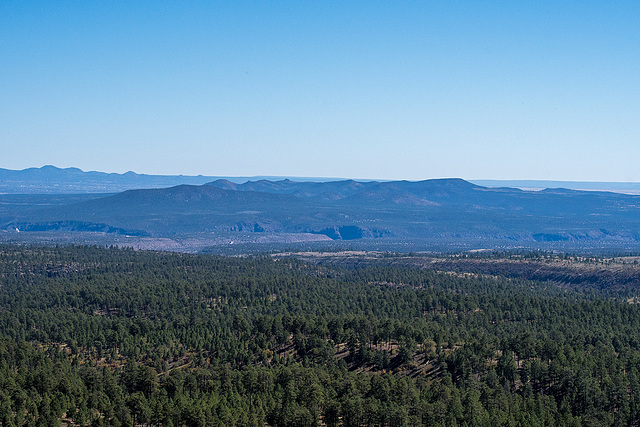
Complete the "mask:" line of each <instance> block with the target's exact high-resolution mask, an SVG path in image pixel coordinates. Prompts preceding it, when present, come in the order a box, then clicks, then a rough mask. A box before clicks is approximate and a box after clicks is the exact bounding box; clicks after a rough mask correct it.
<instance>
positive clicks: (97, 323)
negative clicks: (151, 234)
mask: <svg viewBox="0 0 640 427" xmlns="http://www.w3.org/2000/svg"><path fill="white" fill-rule="evenodd" d="M0 285H1V286H0V334H1V335H2V336H1V337H0V423H1V425H2V426H21V425H60V424H61V423H62V422H64V423H73V424H75V425H115V426H120V425H132V424H135V425H142V424H151V425H162V426H181V425H187V426H205V425H211V426H234V425H235V426H251V425H254V426H263V425H265V423H266V424H268V425H272V426H313V425H344V426H362V425H370V426H405V425H407V426H408V425H429V426H431V425H436V426H437V425H447V426H449V425H527V426H529V425H531V426H543V425H572V426H578V425H583V426H585V425H592V426H601V425H638V424H640V372H639V371H640V332H639V331H640V307H639V306H638V305H637V304H633V302H635V299H634V297H635V296H636V294H635V292H636V291H635V290H634V289H632V288H616V289H608V290H606V292H605V291H604V290H600V289H598V288H597V287H593V286H591V287H589V288H586V289H582V288H580V287H575V288H567V287H560V286H556V285H555V284H552V283H549V282H541V281H531V280H525V279H521V278H514V277H502V276H500V275H495V274H494V275H491V276H490V275H484V274H470V273H465V272H456V271H449V272H438V271H434V270H423V269H420V268H417V267H403V266H368V267H362V268H348V269H346V268H338V267H332V266H326V265H315V264H307V263H304V262H302V261H298V260H295V259H291V258H283V259H278V260H273V259H272V258H268V257H247V258H240V257H238V258H222V257H214V256H205V255H198V256H196V255H186V254H171V253H158V252H143V251H133V250H122V249H104V248H96V247H60V248H42V247H24V246H23V247H17V246H0Z"/></svg>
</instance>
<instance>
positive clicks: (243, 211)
mask: <svg viewBox="0 0 640 427" xmlns="http://www.w3.org/2000/svg"><path fill="white" fill-rule="evenodd" d="M43 169H44V170H43ZM43 169H40V170H37V169H36V170H32V171H30V172H29V173H32V174H38V173H40V174H41V175H46V174H53V175H55V174H62V175H65V176H72V175H74V174H75V175H76V176H78V177H85V178H87V176H86V175H83V174H85V173H84V172H81V171H80V172H78V170H66V169H65V170H60V169H55V168H54V169H50V168H43ZM38 171H39V172H38ZM21 172H24V171H21ZM24 173H26V172H24ZM95 174H99V173H95ZM104 175H107V176H111V174H104ZM91 176H92V177H93V178H92V179H94V181H92V182H93V183H94V184H95V185H98V184H97V183H98V182H99V181H100V177H103V178H104V176H103V175H91ZM173 178H176V179H177V178H178V177H173ZM183 178H184V179H187V177H183ZM191 178H193V177H191ZM110 179H111V180H112V181H110V182H113V183H116V184H117V183H119V184H117V185H122V183H123V182H135V180H138V182H156V183H160V182H161V181H159V180H158V181H153V180H154V179H159V178H157V177H155V178H153V179H152V177H151V176H146V175H129V176H127V174H124V175H116V176H114V177H111V178H110ZM128 179H130V181H127V180H128ZM145 180H146V181H145ZM61 182H62V184H61V185H63V184H64V182H63V181H61ZM79 182H81V181H79ZM50 184H53V182H51V183H50ZM71 184H73V183H70V184H69V186H67V187H66V188H72V185H71ZM73 185H80V184H73ZM92 185H93V184H92ZM114 185H115V184H114ZM91 188H96V187H91ZM0 229H2V230H4V232H3V233H0V237H2V238H3V239H4V240H11V239H14V240H15V239H18V237H17V236H21V237H20V238H23V237H22V236H25V237H24V238H26V236H36V235H37V233H41V234H38V235H44V234H42V233H45V234H46V236H48V237H47V238H51V236H53V235H56V236H57V235H64V236H65V238H66V239H67V240H70V241H74V238H73V236H80V235H82V236H83V239H84V238H86V236H87V235H103V236H129V237H127V238H128V239H133V238H137V239H139V240H142V239H147V241H149V240H153V239H174V240H175V239H185V238H190V239H200V240H198V242H200V243H197V244H195V246H198V245H200V246H201V247H203V246H206V245H211V244H221V243H225V244H226V243H230V242H231V243H233V242H239V241H242V242H247V243H252V242H254V243H255V242H261V243H271V242H276V241H278V242H287V241H290V242H300V241H322V240H324V241H328V242H329V241H333V242H344V241H349V242H352V243H354V244H355V243H357V244H358V245H359V246H362V247H365V248H366V247H371V248H374V247H379V246H380V245H383V244H386V243H389V244H391V243H393V244H396V245H403V244H405V243H407V242H410V243H411V245H410V246H411V249H413V250H415V249H416V248H418V249H423V250H428V249H430V248H433V247H434V246H438V247H447V246H448V245H450V246H452V247H467V248H480V247H502V248H509V247H511V248H513V247H531V248H536V247H540V248H551V249H553V248H559V249H563V250H570V249H579V248H586V247H589V248H594V247H604V246H607V247H618V248H621V249H625V250H638V249H640V196H634V195H627V194H617V193H612V192H599V191H577V190H570V189H545V190H542V191H524V190H522V189H518V188H509V187H498V188H489V187H485V186H480V185H477V184H473V183H470V182H468V181H464V180H462V179H434V180H425V181H419V182H411V181H387V182H376V181H370V182H361V181H354V180H342V181H328V182H313V181H308V182H303V181H297V180H290V179H284V180H266V179H265V180H256V181H246V182H233V181H231V180H228V179H215V180H212V181H210V182H207V183H204V184H202V185H186V184H181V185H177V186H171V187H169V188H150V189H135V190H127V191H124V192H119V193H117V194H113V195H97V194H93V195H92V194H86V195H70V194H59V195H54V194H45V195H38V194H30V195H11V194H5V195H4V196H0ZM80 233H84V234H80ZM130 241H133V240H130ZM201 247H200V248H201ZM191 249H193V248H191ZM196 249H197V248H196Z"/></svg>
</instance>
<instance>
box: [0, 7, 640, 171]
mask: <svg viewBox="0 0 640 427" xmlns="http://www.w3.org/2000/svg"><path fill="white" fill-rule="evenodd" d="M0 149H1V150H0V167H2V168H8V169H22V168H26V167H32V166H42V165H45V164H53V165H56V166H59V167H70V166H75V167H79V168H81V169H83V170H99V171H105V172H125V171H127V170H133V171H136V172H140V173H152V174H180V173H181V174H188V175H195V174H204V175H218V176H252V175H281V176H285V175H286V176H319V177H347V178H378V179H410V180H419V179H428V178H439V177H462V178H465V179H556V180H587V181H640V1H637V0H634V1H615V0H613V1H588V0H587V1H562V0H560V1H508V2H507V1H460V2H456V1H451V2H449V1H432V2H431V1H415V2H414V1H410V2H405V1H387V2H376V1H363V2H356V1H353V2H351V1H347V2H344V1H342V2H331V1H316V2H303V1H292V2H284V1H278V2H268V1H267V2H265V1H256V2H237V1H230V2H215V1H211V2H210V1H203V2H196V1H193V2H189V1H187V2H184V1H176V2H169V1H163V2H151V1H149V2H146V1H126V2H125V1H123V2H119V1H86V2H85V1H40V2H39V1H14V0H4V1H2V2H0Z"/></svg>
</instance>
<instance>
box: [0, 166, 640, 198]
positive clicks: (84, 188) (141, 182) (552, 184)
mask: <svg viewBox="0 0 640 427" xmlns="http://www.w3.org/2000/svg"><path fill="white" fill-rule="evenodd" d="M285 178H289V179H290V180H294V181H296V182H315V183H322V182H331V181H344V179H341V178H313V177H281V176H253V177H218V176H203V175H146V174H138V173H135V172H126V173H123V174H118V173H105V172H84V171H82V170H81V169H78V168H65V169H61V168H57V167H55V166H51V165H47V166H43V167H41V168H28V169H23V170H11V169H2V168H0V194H80V193H118V192H121V191H125V190H133V189H140V188H166V187H172V186H176V185H181V184H189V185H202V184H205V183H208V182H211V181H214V180H218V179H224V180H227V181H229V183H230V184H231V185H236V184H242V183H247V181H254V182H255V181H262V180H269V181H274V182H275V181H281V180H285ZM370 181H371V180H358V182H360V183H366V182H370ZM470 182H472V183H474V184H477V185H480V186H483V187H513V188H524V189H537V190H539V189H544V188H568V189H573V190H596V191H613V192H619V193H626V194H640V183H637V182H580V181H536V180H471V181H470ZM250 185H256V184H255V183H251V184H250ZM257 185H259V184H257ZM229 188H231V187H229ZM244 188H247V187H244Z"/></svg>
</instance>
